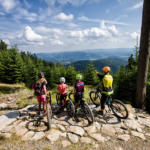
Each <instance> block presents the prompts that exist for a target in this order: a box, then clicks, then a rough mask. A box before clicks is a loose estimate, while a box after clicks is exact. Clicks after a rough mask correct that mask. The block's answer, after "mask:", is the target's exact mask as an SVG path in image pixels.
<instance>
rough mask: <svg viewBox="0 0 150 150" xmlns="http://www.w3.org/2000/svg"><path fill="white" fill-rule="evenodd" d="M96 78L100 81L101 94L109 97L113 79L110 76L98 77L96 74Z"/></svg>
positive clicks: (111, 92)
mask: <svg viewBox="0 0 150 150" xmlns="http://www.w3.org/2000/svg"><path fill="white" fill-rule="evenodd" d="M98 77H99V78H100V80H102V86H103V88H102V93H103V94H105V95H111V94H113V88H112V84H113V77H112V76H111V75H110V74H105V75H100V74H98Z"/></svg>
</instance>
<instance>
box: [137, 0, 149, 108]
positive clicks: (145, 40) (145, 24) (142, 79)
mask: <svg viewBox="0 0 150 150" xmlns="http://www.w3.org/2000/svg"><path fill="white" fill-rule="evenodd" d="M149 58H150V0H144V4H143V15H142V28H141V39H140V52H139V61H138V78H137V91H136V105H137V107H139V108H143V106H144V104H145V98H146V84H147V75H148V65H149Z"/></svg>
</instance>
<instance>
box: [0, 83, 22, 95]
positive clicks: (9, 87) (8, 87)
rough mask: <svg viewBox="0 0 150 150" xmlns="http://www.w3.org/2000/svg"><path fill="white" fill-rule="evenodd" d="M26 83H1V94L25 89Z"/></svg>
mask: <svg viewBox="0 0 150 150" xmlns="http://www.w3.org/2000/svg"><path fill="white" fill-rule="evenodd" d="M24 88H25V86H24V84H4V83H0V95H2V94H11V93H15V92H17V91H19V90H20V89H24Z"/></svg>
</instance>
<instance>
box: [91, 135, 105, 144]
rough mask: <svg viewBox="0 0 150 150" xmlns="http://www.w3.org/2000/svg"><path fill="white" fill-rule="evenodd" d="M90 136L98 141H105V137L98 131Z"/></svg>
mask: <svg viewBox="0 0 150 150" xmlns="http://www.w3.org/2000/svg"><path fill="white" fill-rule="evenodd" d="M90 137H92V138H93V139H95V140H96V141H98V142H105V138H104V137H103V136H102V135H101V134H100V133H99V134H98V133H94V134H90Z"/></svg>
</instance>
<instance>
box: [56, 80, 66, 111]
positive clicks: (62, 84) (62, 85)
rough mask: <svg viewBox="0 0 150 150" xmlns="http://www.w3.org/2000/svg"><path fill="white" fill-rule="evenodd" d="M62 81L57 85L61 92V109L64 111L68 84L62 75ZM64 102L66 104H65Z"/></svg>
mask: <svg viewBox="0 0 150 150" xmlns="http://www.w3.org/2000/svg"><path fill="white" fill-rule="evenodd" d="M59 81H60V84H59V85H58V86H57V90H58V91H59V94H60V105H61V107H60V110H59V112H60V111H63V109H64V107H65V105H66V98H67V90H66V89H67V87H68V86H67V84H65V81H66V80H65V78H64V77H61V78H60V79H59ZM63 102H64V105H63Z"/></svg>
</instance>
